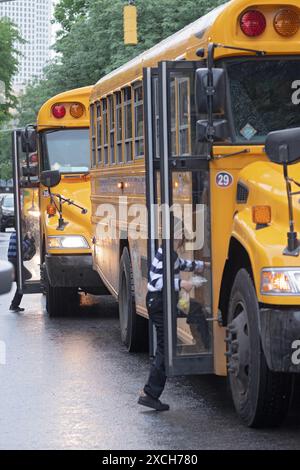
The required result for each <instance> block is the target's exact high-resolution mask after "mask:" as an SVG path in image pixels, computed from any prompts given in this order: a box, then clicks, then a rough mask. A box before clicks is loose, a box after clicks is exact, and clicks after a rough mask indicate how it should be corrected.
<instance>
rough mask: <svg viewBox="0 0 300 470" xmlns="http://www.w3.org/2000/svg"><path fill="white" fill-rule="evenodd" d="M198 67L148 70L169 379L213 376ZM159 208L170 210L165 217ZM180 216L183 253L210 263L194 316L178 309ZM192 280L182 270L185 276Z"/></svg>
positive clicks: (153, 230) (149, 145) (193, 303)
mask: <svg viewBox="0 0 300 470" xmlns="http://www.w3.org/2000/svg"><path fill="white" fill-rule="evenodd" d="M197 68H199V63H197V62H187V61H178V62H177V61H176V62H161V63H160V64H159V68H158V69H151V68H147V69H145V70H144V90H145V92H144V95H145V96H144V102H145V129H146V135H145V142H146V162H147V205H148V217H149V244H148V248H149V249H148V258H149V263H151V260H152V259H153V257H154V254H155V251H156V250H157V248H158V247H159V246H162V248H163V266H164V289H163V295H164V317H165V365H166V370H167V374H168V375H169V376H172V375H188V374H208V373H212V372H213V353H212V344H213V341H212V330H213V328H212V275H211V268H210V259H211V241H210V188H209V164H208V159H207V153H205V149H201V148H199V145H198V143H197V139H196V121H197V115H196V110H195V97H194V93H195V91H194V90H195V75H196V74H195V72H196V70H197ZM203 150H204V151H203ZM157 204H159V205H160V204H161V205H162V206H161V208H162V210H161V211H160V213H159V214H158V212H159V211H157V210H156V208H155V205H157ZM172 206H173V209H174V212H172V211H171V210H170V208H171V207H172ZM174 216H175V217H176V219H175V220H178V216H179V218H180V217H183V222H184V227H185V235H186V234H187V233H188V237H187V238H188V239H189V241H188V242H186V243H185V245H184V246H183V247H182V249H181V250H182V251H181V253H178V254H179V256H180V257H181V258H183V259H188V260H191V261H195V260H202V261H205V262H206V266H207V267H208V268H206V269H205V270H204V272H203V273H201V274H200V276H198V279H197V280H198V287H195V288H194V289H193V290H192V292H191V295H190V297H191V299H190V309H189V311H188V314H187V316H186V317H184V315H182V311H181V310H180V309H179V308H178V292H177V291H176V290H175V277H176V276H175V273H174V256H176V255H174V252H175V251H176V250H175V247H174ZM194 235H195V236H194ZM192 276H193V274H192V273H181V278H182V279H187V280H189V279H191V277H192ZM199 277H200V279H199Z"/></svg>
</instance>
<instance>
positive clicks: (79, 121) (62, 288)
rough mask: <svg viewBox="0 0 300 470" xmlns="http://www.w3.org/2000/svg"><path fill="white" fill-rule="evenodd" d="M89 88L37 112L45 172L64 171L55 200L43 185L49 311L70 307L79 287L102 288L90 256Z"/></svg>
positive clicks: (59, 98) (43, 258) (56, 312)
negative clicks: (60, 210) (60, 211)
mask: <svg viewBox="0 0 300 470" xmlns="http://www.w3.org/2000/svg"><path fill="white" fill-rule="evenodd" d="M90 92H91V87H84V88H79V89H75V90H71V91H67V92H65V93H61V94H59V95H56V96H54V97H53V98H51V99H50V100H48V101H47V102H46V103H45V104H44V105H43V106H42V107H41V109H40V111H39V114H38V120H37V138H38V162H39V167H40V174H42V172H44V171H55V170H56V171H59V173H60V175H61V180H60V183H59V184H58V185H57V186H56V187H55V188H53V189H52V192H53V194H55V196H54V197H53V198H52V200H50V198H49V191H48V189H47V188H46V187H44V186H42V185H41V187H40V191H39V197H40V212H41V230H40V232H41V233H40V236H41V264H42V266H43V280H44V284H45V287H46V300H47V310H48V313H49V315H50V316H62V315H65V314H67V313H68V312H71V311H72V308H73V307H74V302H76V301H78V299H79V297H78V292H79V290H81V291H84V292H92V293H101V292H102V291H101V288H100V290H99V281H100V280H99V278H98V276H97V274H96V273H95V271H93V269H92V256H91V246H92V233H91V201H90V175H89V172H90V160H89V95H90ZM60 196H61V197H63V198H64V199H62V200H61V202H62V213H61V216H60V213H59V209H60V207H59V205H60ZM100 284H101V283H100Z"/></svg>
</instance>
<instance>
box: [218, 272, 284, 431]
mask: <svg viewBox="0 0 300 470" xmlns="http://www.w3.org/2000/svg"><path fill="white" fill-rule="evenodd" d="M258 318H259V306H258V302H257V298H256V292H255V288H254V285H253V282H252V280H251V277H250V276H249V274H248V272H247V271H246V270H245V269H241V270H240V271H239V272H238V273H237V275H236V278H235V281H234V284H233V287H232V291H231V296H230V302H229V310H228V329H227V361H228V376H229V385H230V389H231V394H232V398H233V402H234V405H235V408H236V411H237V413H238V415H239V416H240V418H241V419H242V420H243V421H244V422H245V424H247V425H248V426H250V427H257V428H258V427H264V426H266V427H268V426H269V427H270V426H279V425H280V424H281V423H282V421H283V420H284V418H285V416H286V414H287V411H288V408H289V404H290V399H291V394H292V376H291V375H289V374H282V373H275V372H271V371H270V369H269V368H268V366H267V363H266V359H265V356H264V353H263V350H262V347H261V342H260V334H259V326H258Z"/></svg>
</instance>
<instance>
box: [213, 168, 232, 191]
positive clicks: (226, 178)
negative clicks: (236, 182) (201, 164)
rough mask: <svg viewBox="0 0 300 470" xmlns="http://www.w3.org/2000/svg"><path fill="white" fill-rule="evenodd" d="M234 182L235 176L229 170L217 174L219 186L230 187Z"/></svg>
mask: <svg viewBox="0 0 300 470" xmlns="http://www.w3.org/2000/svg"><path fill="white" fill-rule="evenodd" d="M232 183H233V176H232V175H231V174H230V173H227V171H221V172H220V173H218V174H217V176H216V185H217V186H218V187H219V188H229V186H231V185H232Z"/></svg>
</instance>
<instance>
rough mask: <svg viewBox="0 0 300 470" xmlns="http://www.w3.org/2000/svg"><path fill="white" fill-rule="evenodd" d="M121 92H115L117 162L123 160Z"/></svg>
mask: <svg viewBox="0 0 300 470" xmlns="http://www.w3.org/2000/svg"><path fill="white" fill-rule="evenodd" d="M122 128H123V120H122V94H121V92H119V91H118V92H117V93H116V134H117V163H122V161H123V151H122V150H123V149H122V142H123V136H122Z"/></svg>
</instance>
